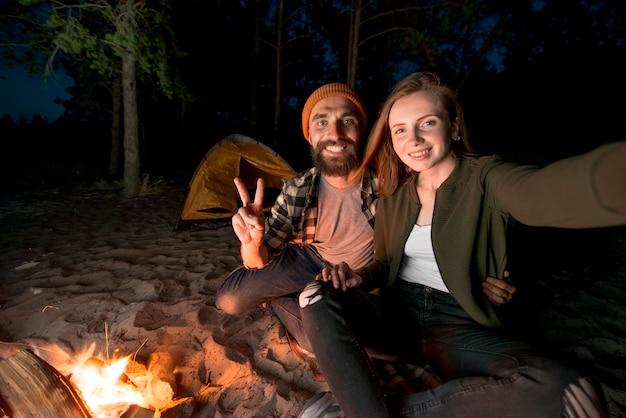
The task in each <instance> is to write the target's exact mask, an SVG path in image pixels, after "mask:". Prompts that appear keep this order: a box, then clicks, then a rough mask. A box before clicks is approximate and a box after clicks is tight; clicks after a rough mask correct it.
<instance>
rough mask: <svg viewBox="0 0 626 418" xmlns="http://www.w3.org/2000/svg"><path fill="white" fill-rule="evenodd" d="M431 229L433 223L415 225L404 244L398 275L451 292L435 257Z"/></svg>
mask: <svg viewBox="0 0 626 418" xmlns="http://www.w3.org/2000/svg"><path fill="white" fill-rule="evenodd" d="M431 231H432V228H431V225H427V226H419V225H413V230H412V231H411V234H410V235H409V238H408V239H407V241H406V244H404V257H402V264H401V265H400V273H399V274H398V277H399V278H400V279H402V280H405V281H407V282H411V283H419V284H423V285H424V286H429V287H432V288H433V289H437V290H441V291H442V292H447V293H450V292H449V291H448V288H447V287H446V285H445V283H444V282H443V278H442V277H441V273H440V272H439V266H438V265H437V260H436V259H435V252H434V251H433V243H432V240H431V236H430V234H431Z"/></svg>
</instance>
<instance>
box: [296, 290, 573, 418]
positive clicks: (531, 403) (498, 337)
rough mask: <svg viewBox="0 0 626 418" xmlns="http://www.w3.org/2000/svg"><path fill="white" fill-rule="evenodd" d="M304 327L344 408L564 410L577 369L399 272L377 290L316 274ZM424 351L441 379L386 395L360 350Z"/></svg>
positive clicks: (469, 412) (367, 413) (451, 413)
mask: <svg viewBox="0 0 626 418" xmlns="http://www.w3.org/2000/svg"><path fill="white" fill-rule="evenodd" d="M300 307H301V316H302V321H303V326H304V330H305V332H306V333H307V336H308V337H309V340H310V341H311V345H312V348H313V352H314V354H315V356H316V358H317V362H318V365H319V367H320V369H321V371H322V373H323V374H324V376H325V378H326V381H327V383H328V385H329V387H330V388H331V390H332V391H333V394H334V396H335V398H336V399H337V401H338V402H339V405H340V406H341V408H342V409H343V412H344V414H345V415H346V416H353V417H356V416H358V417H376V418H380V417H386V416H401V417H446V418H450V417H507V418H509V417H524V418H528V417H561V416H563V414H564V401H563V399H564V394H565V389H566V388H568V387H569V386H570V385H571V384H573V382H577V381H578V379H579V373H578V371H576V370H575V369H573V368H571V367H569V366H567V365H566V364H564V363H561V362H558V361H555V360H553V359H551V358H549V357H547V356H544V355H542V354H540V353H539V352H538V351H537V350H536V349H535V348H533V347H532V346H531V345H530V344H528V343H525V342H522V341H517V340H516V339H514V338H511V337H510V336H509V335H507V334H505V333H504V332H501V331H498V330H492V329H487V328H485V327H483V326H481V325H479V324H478V323H476V322H475V321H474V320H472V318H471V317H469V315H467V313H466V312H465V311H464V310H463V309H462V308H461V307H460V306H459V304H458V303H457V302H456V300H455V299H454V298H453V297H452V296H451V295H449V294H448V293H445V292H441V291H438V290H435V289H432V288H430V287H426V286H422V285H418V284H412V283H408V282H404V281H402V280H396V282H395V283H394V285H393V286H392V287H391V288H389V289H385V291H384V292H383V293H381V295H380V296H378V295H373V294H370V293H367V292H365V291H362V290H358V289H348V290H347V291H346V292H343V291H341V290H336V289H333V288H332V286H329V284H328V283H324V284H321V283H319V282H314V283H311V284H310V285H308V286H307V287H306V288H305V289H304V291H303V292H302V294H301V296H300ZM365 345H378V346H382V347H383V349H386V350H398V347H401V348H402V349H403V351H404V353H400V354H402V355H407V354H408V355H410V354H411V352H412V354H413V356H414V357H417V358H420V359H421V360H422V361H423V362H425V363H427V364H429V365H430V366H431V367H432V368H433V369H434V370H435V371H436V372H437V373H438V374H439V375H440V376H441V377H442V378H443V380H444V383H443V384H441V385H440V386H438V387H436V388H434V389H431V390H427V391H424V392H419V393H415V394H411V395H408V396H403V397H400V398H398V399H386V398H385V396H384V394H382V393H381V391H380V385H379V384H378V379H377V377H376V371H375V369H374V367H373V365H372V363H371V361H370V358H369V356H368V355H367V352H366V350H364V348H363V347H364V346H365Z"/></svg>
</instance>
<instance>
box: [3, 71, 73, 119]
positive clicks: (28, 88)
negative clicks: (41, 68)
mask: <svg viewBox="0 0 626 418" xmlns="http://www.w3.org/2000/svg"><path fill="white" fill-rule="evenodd" d="M72 84H74V82H73V80H72V79H71V78H70V77H68V76H67V75H65V74H64V73H62V72H56V73H54V74H51V75H50V76H48V77H47V78H45V79H44V78H43V74H42V75H40V76H29V75H28V73H27V72H26V70H25V69H24V68H23V67H21V66H16V67H13V68H9V67H7V66H6V64H5V63H3V62H0V117H2V116H4V115H9V116H10V117H11V118H12V119H13V120H14V121H15V122H18V121H19V119H20V118H21V117H22V116H23V117H25V118H26V119H30V118H31V117H32V116H33V115H34V114H39V115H41V116H42V117H44V118H47V119H48V121H49V122H52V121H54V120H56V119H57V118H58V117H59V116H61V115H62V114H63V110H64V108H63V106H62V105H60V104H55V103H54V101H55V99H56V98H57V97H60V98H62V99H68V98H69V97H70V96H69V95H68V94H67V93H65V89H66V88H67V87H68V86H71V85H72Z"/></svg>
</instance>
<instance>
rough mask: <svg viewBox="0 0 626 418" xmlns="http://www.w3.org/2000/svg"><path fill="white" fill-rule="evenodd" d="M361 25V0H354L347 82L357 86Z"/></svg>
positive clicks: (351, 85)
mask: <svg viewBox="0 0 626 418" xmlns="http://www.w3.org/2000/svg"><path fill="white" fill-rule="evenodd" d="M360 27H361V0H352V10H351V11H350V38H349V39H348V74H347V77H346V79H347V81H346V84H348V86H350V87H351V88H353V89H354V88H355V84H356V66H357V59H358V57H359V29H360Z"/></svg>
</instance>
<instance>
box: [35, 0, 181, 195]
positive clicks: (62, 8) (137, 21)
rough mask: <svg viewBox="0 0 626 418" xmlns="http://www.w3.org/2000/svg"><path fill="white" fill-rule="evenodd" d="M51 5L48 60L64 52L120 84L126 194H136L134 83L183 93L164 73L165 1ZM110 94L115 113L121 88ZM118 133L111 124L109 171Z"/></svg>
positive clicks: (104, 0)
mask: <svg viewBox="0 0 626 418" xmlns="http://www.w3.org/2000/svg"><path fill="white" fill-rule="evenodd" d="M52 4H53V8H52V9H51V11H50V14H49V17H48V19H47V21H46V22H45V26H46V27H48V28H49V29H52V33H53V35H52V39H51V42H52V44H53V45H54V48H53V53H52V56H54V54H55V53H56V52H57V51H62V52H63V53H64V54H65V55H66V56H68V57H69V58H70V59H71V60H74V61H86V62H88V65H87V66H86V67H85V68H90V69H91V70H93V71H96V72H97V73H98V74H100V75H101V76H104V77H105V78H106V79H107V80H109V81H110V83H111V85H113V84H115V83H119V82H121V87H122V88H121V92H122V111H123V118H122V120H123V126H124V129H123V132H124V138H123V145H124V147H123V148H124V195H125V196H127V197H133V196H136V195H138V194H139V192H140V185H141V179H140V170H141V158H140V150H139V129H138V125H139V112H138V104H137V87H138V80H144V81H145V80H148V78H149V76H150V75H153V76H155V78H156V80H157V84H158V85H159V86H160V89H161V91H162V92H163V93H164V94H166V95H167V96H168V97H172V96H173V95H174V93H175V91H176V92H178V93H180V92H181V91H182V90H184V89H181V87H180V84H177V83H176V81H175V80H174V79H173V78H172V77H171V75H170V73H169V71H168V60H167V56H168V54H167V52H168V41H169V40H170V33H169V31H168V26H167V21H168V15H169V14H168V10H169V3H168V2H167V1H166V0H161V1H159V2H158V4H156V6H158V9H156V8H148V7H147V2H146V1H145V0H140V1H134V0H120V1H113V0H94V1H92V2H89V3H85V2H82V1H78V2H75V3H72V4H69V3H63V2H61V1H57V0H54V1H52ZM177 89H178V90H177ZM111 91H112V95H113V96H112V97H113V100H112V102H113V103H114V111H115V110H116V109H117V106H116V105H115V104H116V103H118V101H117V97H116V95H117V94H119V90H118V89H117V87H116V86H113V88H112V89H111ZM116 92H117V93H116ZM116 116H117V115H114V117H113V121H115V120H116ZM117 132H118V130H117V129H116V127H115V125H114V126H113V129H112V146H111V150H112V151H111V158H112V160H111V164H110V171H112V170H114V169H115V167H116V164H115V158H116V153H115V150H116V149H117V148H116V141H118V140H117V136H116V135H117Z"/></svg>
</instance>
